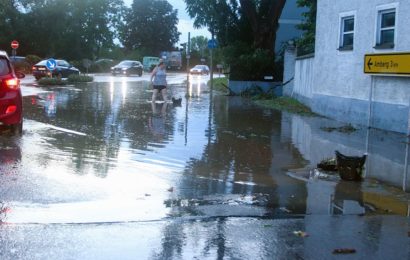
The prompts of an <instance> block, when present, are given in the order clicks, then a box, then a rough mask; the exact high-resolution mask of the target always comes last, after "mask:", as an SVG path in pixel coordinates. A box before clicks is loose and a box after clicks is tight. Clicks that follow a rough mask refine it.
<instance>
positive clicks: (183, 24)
mask: <svg viewBox="0 0 410 260" xmlns="http://www.w3.org/2000/svg"><path fill="white" fill-rule="evenodd" d="M124 2H125V4H126V5H127V6H131V4H132V2H133V0H124ZM168 3H170V4H171V5H172V6H173V7H174V9H177V10H178V19H179V23H178V31H179V32H180V33H181V35H180V36H179V43H184V42H187V41H188V32H191V38H192V37H195V36H199V35H203V36H205V37H208V38H211V34H210V33H209V32H208V30H207V29H205V28H203V29H194V26H193V23H194V22H193V20H191V19H190V18H189V16H188V14H187V13H186V11H185V2H184V1H183V0H168Z"/></svg>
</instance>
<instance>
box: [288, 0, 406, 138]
mask: <svg viewBox="0 0 410 260" xmlns="http://www.w3.org/2000/svg"><path fill="white" fill-rule="evenodd" d="M409 14H410V1H409V0H373V1H357V0H344V1H339V0H318V6H317V21H316V23H317V24H316V46H315V54H314V57H308V58H306V59H297V60H296V64H295V66H294V67H293V68H291V67H289V66H288V67H287V68H285V74H286V75H288V76H287V78H289V75H290V74H292V73H293V75H294V82H293V83H294V84H293V86H292V89H291V90H287V91H285V93H287V94H288V95H292V96H294V97H296V98H298V99H299V100H301V101H302V102H304V103H307V104H308V105H310V106H311V108H312V109H313V110H314V111H315V112H317V113H320V114H322V115H326V116H329V117H331V118H334V119H337V120H340V121H344V122H352V123H357V124H362V125H367V124H368V123H369V122H370V126H372V127H375V128H381V129H386V130H392V131H397V132H402V133H407V131H408V125H409V117H410V113H409V107H410V78H409V77H400V76H397V75H390V76H385V75H375V76H371V75H369V74H365V73H364V66H365V62H364V56H365V54H372V53H374V54H378V53H397V52H410V26H409V24H410V15H409ZM288 58H289V57H288ZM288 64H292V63H291V62H290V63H289V62H288ZM285 66H286V62H285ZM292 70H293V71H292ZM290 72H292V73H290ZM370 100H371V102H370ZM370 104H371V105H370ZM369 115H372V116H371V118H370V120H369Z"/></svg>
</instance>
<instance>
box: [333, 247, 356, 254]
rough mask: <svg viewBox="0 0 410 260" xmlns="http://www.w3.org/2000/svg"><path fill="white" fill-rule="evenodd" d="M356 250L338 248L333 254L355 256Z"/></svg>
mask: <svg viewBox="0 0 410 260" xmlns="http://www.w3.org/2000/svg"><path fill="white" fill-rule="evenodd" d="M354 253H356V249H353V248H338V249H335V250H333V254H354Z"/></svg>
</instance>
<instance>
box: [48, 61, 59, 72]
mask: <svg viewBox="0 0 410 260" xmlns="http://www.w3.org/2000/svg"><path fill="white" fill-rule="evenodd" d="M46 67H47V69H48V70H50V71H53V70H55V69H56V67H57V62H56V60H55V59H48V60H47V62H46Z"/></svg>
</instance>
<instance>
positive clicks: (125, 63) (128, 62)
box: [118, 61, 134, 67]
mask: <svg viewBox="0 0 410 260" xmlns="http://www.w3.org/2000/svg"><path fill="white" fill-rule="evenodd" d="M133 63H134V62H133V61H121V62H120V64H118V66H127V67H131V66H132V64H133Z"/></svg>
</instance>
